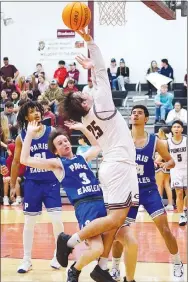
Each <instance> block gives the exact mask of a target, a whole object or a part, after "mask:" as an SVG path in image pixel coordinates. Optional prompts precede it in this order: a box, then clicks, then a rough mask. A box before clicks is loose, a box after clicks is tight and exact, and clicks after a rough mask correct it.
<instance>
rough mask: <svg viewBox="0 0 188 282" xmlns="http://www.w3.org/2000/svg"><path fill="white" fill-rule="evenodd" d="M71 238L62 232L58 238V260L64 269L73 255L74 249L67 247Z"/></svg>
mask: <svg viewBox="0 0 188 282" xmlns="http://www.w3.org/2000/svg"><path fill="white" fill-rule="evenodd" d="M70 238H71V236H70V235H67V234H65V233H64V232H61V233H60V234H59V236H58V238H57V253H56V258H57V261H58V262H59V264H60V265H61V266H62V267H67V265H68V257H69V255H70V253H72V251H73V248H70V247H68V246H67V242H68V241H69V239H70Z"/></svg>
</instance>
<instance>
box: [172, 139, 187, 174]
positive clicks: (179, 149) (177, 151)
mask: <svg viewBox="0 0 188 282" xmlns="http://www.w3.org/2000/svg"><path fill="white" fill-rule="evenodd" d="M168 146H169V150H170V154H171V156H172V158H173V159H174V161H175V167H174V168H173V169H172V170H174V169H187V137H186V136H184V135H183V136H182V140H181V142H180V143H178V144H177V143H175V142H174V141H173V137H172V138H169V139H168Z"/></svg>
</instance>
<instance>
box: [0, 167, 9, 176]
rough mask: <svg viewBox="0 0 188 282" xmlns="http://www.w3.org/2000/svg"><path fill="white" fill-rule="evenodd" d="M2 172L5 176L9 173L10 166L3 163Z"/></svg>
mask: <svg viewBox="0 0 188 282" xmlns="http://www.w3.org/2000/svg"><path fill="white" fill-rule="evenodd" d="M0 173H1V174H2V175H3V176H5V175H7V174H8V173H9V170H8V167H7V166H6V165H2V166H1V171H0Z"/></svg>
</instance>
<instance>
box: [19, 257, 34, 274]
mask: <svg viewBox="0 0 188 282" xmlns="http://www.w3.org/2000/svg"><path fill="white" fill-rule="evenodd" d="M31 269H32V264H31V261H30V260H23V261H22V264H21V265H20V266H19V267H18V270H17V272H18V273H26V272H28V271H29V270H31Z"/></svg>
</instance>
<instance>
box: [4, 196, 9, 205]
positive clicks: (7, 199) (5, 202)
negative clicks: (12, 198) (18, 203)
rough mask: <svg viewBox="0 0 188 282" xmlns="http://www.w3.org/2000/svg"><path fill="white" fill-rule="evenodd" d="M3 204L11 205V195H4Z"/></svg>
mask: <svg viewBox="0 0 188 282" xmlns="http://www.w3.org/2000/svg"><path fill="white" fill-rule="evenodd" d="M3 205H4V206H10V204H9V197H7V196H4V197H3Z"/></svg>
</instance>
